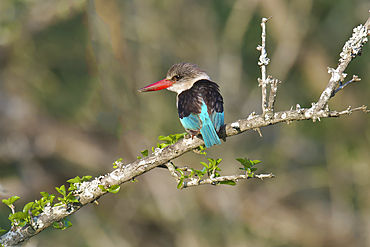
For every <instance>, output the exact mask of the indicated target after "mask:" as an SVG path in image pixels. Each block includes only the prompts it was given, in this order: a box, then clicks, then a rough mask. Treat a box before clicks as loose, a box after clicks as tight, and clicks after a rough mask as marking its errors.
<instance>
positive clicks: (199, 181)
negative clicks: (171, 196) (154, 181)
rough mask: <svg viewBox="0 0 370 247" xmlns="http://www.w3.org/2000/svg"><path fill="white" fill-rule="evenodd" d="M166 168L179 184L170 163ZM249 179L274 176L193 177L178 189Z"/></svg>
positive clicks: (271, 176) (272, 176)
mask: <svg viewBox="0 0 370 247" xmlns="http://www.w3.org/2000/svg"><path fill="white" fill-rule="evenodd" d="M166 166H167V168H168V170H169V172H170V174H171V176H172V177H174V178H175V180H176V181H177V183H179V182H180V176H179V175H178V174H177V172H176V168H175V166H174V165H173V164H172V163H171V162H167V163H166ZM182 170H183V171H186V172H191V170H189V169H188V168H187V167H184V168H182ZM250 178H259V179H261V180H263V179H264V178H275V175H274V174H272V173H270V174H253V176H252V177H250V176H248V175H247V174H236V175H229V176H220V177H214V176H212V175H211V176H210V177H209V178H199V177H197V178H196V177H194V178H190V181H189V182H184V183H183V184H182V185H181V187H180V189H183V188H188V187H192V186H198V185H203V184H211V185H217V184H218V183H219V182H228V181H233V182H235V183H236V182H238V180H240V179H250Z"/></svg>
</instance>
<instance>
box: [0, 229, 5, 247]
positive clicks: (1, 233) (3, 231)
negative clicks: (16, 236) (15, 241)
mask: <svg viewBox="0 0 370 247" xmlns="http://www.w3.org/2000/svg"><path fill="white" fill-rule="evenodd" d="M5 232H7V230H5V229H1V228H0V236H1V235H3V234H4V233H5ZM0 246H2V245H1V244H0Z"/></svg>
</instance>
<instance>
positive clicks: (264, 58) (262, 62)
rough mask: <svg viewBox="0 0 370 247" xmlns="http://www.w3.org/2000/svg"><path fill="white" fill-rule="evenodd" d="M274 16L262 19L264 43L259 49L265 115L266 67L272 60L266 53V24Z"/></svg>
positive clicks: (260, 83)
mask: <svg viewBox="0 0 370 247" xmlns="http://www.w3.org/2000/svg"><path fill="white" fill-rule="evenodd" d="M271 18H272V16H270V17H269V18H262V22H261V27H262V34H261V39H262V43H261V45H259V46H258V47H257V50H259V51H260V52H261V55H260V57H259V61H258V65H259V66H261V77H262V79H258V82H259V86H261V89H262V112H263V114H265V113H266V112H267V84H268V81H267V77H266V66H267V65H268V64H269V62H270V59H269V58H268V57H267V52H266V22H267V21H268V20H270V19H271Z"/></svg>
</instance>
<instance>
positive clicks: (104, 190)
mask: <svg viewBox="0 0 370 247" xmlns="http://www.w3.org/2000/svg"><path fill="white" fill-rule="evenodd" d="M99 188H100V189H101V191H103V192H107V191H108V190H107V189H106V188H104V186H103V185H101V184H100V185H99Z"/></svg>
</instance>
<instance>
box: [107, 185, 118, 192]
mask: <svg viewBox="0 0 370 247" xmlns="http://www.w3.org/2000/svg"><path fill="white" fill-rule="evenodd" d="M120 188H121V187H120V186H119V185H112V186H111V187H109V188H108V192H109V193H114V194H115V193H117V192H118V191H119V190H120Z"/></svg>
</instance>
